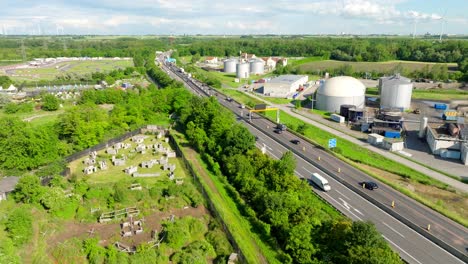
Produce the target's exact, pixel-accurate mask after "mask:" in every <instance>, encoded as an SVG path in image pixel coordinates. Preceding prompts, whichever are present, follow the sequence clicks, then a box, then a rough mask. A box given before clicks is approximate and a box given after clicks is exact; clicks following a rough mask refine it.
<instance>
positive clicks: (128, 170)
mask: <svg viewBox="0 0 468 264" xmlns="http://www.w3.org/2000/svg"><path fill="white" fill-rule="evenodd" d="M137 171H138V167H137V166H130V167H127V168H125V169H124V172H125V173H126V174H129V175H132V174H133V173H135V172H137Z"/></svg>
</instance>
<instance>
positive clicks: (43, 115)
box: [23, 113, 60, 122]
mask: <svg viewBox="0 0 468 264" xmlns="http://www.w3.org/2000/svg"><path fill="white" fill-rule="evenodd" d="M58 114H60V113H51V114H42V115H35V116H30V117H26V118H23V121H24V122H31V121H32V120H34V119H36V118H40V117H45V116H54V115H58Z"/></svg>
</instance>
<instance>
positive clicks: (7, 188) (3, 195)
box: [0, 176, 19, 201]
mask: <svg viewBox="0 0 468 264" xmlns="http://www.w3.org/2000/svg"><path fill="white" fill-rule="evenodd" d="M18 181H19V178H18V177H15V176H10V177H5V178H3V179H1V180H0V201H2V200H6V199H7V197H8V195H9V194H10V193H11V192H13V191H14V190H15V188H16V184H18Z"/></svg>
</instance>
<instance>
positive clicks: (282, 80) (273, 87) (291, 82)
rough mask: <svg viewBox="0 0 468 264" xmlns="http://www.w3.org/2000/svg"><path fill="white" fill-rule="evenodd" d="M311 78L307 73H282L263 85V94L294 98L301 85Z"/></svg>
mask: <svg viewBox="0 0 468 264" xmlns="http://www.w3.org/2000/svg"><path fill="white" fill-rule="evenodd" d="M308 80H309V76H307V75H281V76H278V77H276V78H273V79H271V80H267V82H265V84H264V85H263V94H264V95H265V96H271V97H282V98H292V96H293V95H294V93H296V91H297V90H298V89H299V87H300V86H301V85H304V84H306V83H307V81H308Z"/></svg>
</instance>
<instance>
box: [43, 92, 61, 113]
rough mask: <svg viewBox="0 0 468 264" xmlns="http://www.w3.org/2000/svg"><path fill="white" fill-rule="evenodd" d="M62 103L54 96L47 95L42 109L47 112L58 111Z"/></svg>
mask: <svg viewBox="0 0 468 264" xmlns="http://www.w3.org/2000/svg"><path fill="white" fill-rule="evenodd" d="M59 106H60V101H59V99H58V98H57V97H55V96H54V95H52V94H46V95H44V96H43V97H42V109H44V110H46V111H56V110H58V109H59Z"/></svg>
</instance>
